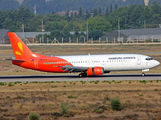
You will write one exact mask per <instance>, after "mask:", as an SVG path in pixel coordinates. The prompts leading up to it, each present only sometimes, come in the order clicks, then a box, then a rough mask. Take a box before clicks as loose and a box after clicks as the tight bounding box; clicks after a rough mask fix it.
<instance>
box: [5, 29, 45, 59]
mask: <svg viewBox="0 0 161 120" xmlns="http://www.w3.org/2000/svg"><path fill="white" fill-rule="evenodd" d="M8 36H9V39H10V42H11V45H12V49H13V52H14V55H15V58H16V59H25V58H34V57H45V56H44V55H39V54H36V53H33V52H32V51H31V50H30V49H29V48H28V47H27V46H26V45H25V44H24V43H23V42H22V40H21V39H20V38H19V37H18V36H17V35H16V34H15V33H14V32H8Z"/></svg>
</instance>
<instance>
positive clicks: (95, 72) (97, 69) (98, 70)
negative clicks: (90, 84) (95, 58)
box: [87, 67, 104, 76]
mask: <svg viewBox="0 0 161 120" xmlns="http://www.w3.org/2000/svg"><path fill="white" fill-rule="evenodd" d="M102 74H104V69H103V67H94V68H88V70H87V76H92V75H102Z"/></svg>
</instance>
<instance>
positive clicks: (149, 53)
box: [0, 52, 161, 57]
mask: <svg viewBox="0 0 161 120" xmlns="http://www.w3.org/2000/svg"><path fill="white" fill-rule="evenodd" d="M102 54H103V55H105V54H144V55H158V54H161V52H135V53H102ZM102 54H101V53H99V54H97V53H91V55H102ZM43 55H46V56H51V55H52V56H71V55H72V56H77V55H88V54H83V53H82V54H43ZM0 57H14V55H0Z"/></svg>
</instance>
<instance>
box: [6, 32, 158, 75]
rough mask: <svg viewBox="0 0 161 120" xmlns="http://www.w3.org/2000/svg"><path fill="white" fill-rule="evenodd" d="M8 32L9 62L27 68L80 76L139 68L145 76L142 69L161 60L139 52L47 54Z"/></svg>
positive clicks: (147, 68)
mask: <svg viewBox="0 0 161 120" xmlns="http://www.w3.org/2000/svg"><path fill="white" fill-rule="evenodd" d="M8 36H9V39H10V42H11V44H12V48H13V52H14V55H15V59H12V63H13V64H14V65H17V66H21V67H23V68H26V69H32V70H38V71H44V72H53V73H71V72H80V74H79V77H82V76H93V75H102V74H104V73H109V72H110V71H133V70H141V71H142V76H144V75H145V73H144V72H146V71H149V69H151V68H154V67H156V66H158V65H159V64H160V63H159V62H158V61H157V60H154V59H152V58H151V57H149V56H146V55H140V54H106V55H90V54H88V55H78V56H55V57H49V56H45V55H40V54H37V53H33V52H32V51H31V50H30V49H29V48H28V47H27V46H26V45H25V44H24V43H23V42H22V41H21V39H20V38H19V37H18V36H17V35H16V34H15V33H13V32H9V33H8Z"/></svg>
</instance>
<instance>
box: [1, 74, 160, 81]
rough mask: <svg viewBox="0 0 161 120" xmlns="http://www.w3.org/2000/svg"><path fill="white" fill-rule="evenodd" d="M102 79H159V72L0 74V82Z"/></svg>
mask: <svg viewBox="0 0 161 120" xmlns="http://www.w3.org/2000/svg"><path fill="white" fill-rule="evenodd" d="M96 80H100V81H104V80H116V81H122V80H161V73H157V74H154V73H151V74H150V73H149V74H146V75H145V76H144V77H142V76H141V74H105V75H100V76H90V77H82V78H79V77H78V75H77V74H75V75H73V74H71V75H67V74H64V75H62V74H58V75H12V76H8V75H7V76H0V82H15V81H21V82H26V81H29V82H32V81H41V82H42V81H96Z"/></svg>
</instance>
